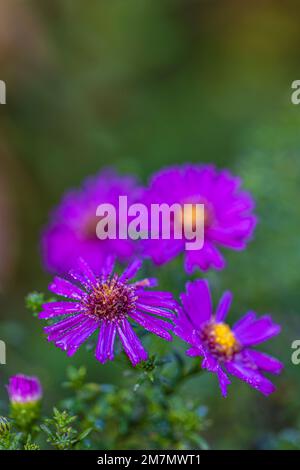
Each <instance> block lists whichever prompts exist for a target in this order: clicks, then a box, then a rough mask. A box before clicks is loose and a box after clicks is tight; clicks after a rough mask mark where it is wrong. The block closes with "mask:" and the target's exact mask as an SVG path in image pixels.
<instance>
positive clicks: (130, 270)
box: [120, 259, 143, 281]
mask: <svg viewBox="0 0 300 470" xmlns="http://www.w3.org/2000/svg"><path fill="white" fill-rule="evenodd" d="M142 264H143V262H142V260H140V259H135V260H133V261H132V263H130V264H129V265H128V266H127V268H126V269H125V270H124V272H123V274H122V275H121V276H120V281H125V280H129V279H133V278H134V277H135V276H136V274H137V273H138V271H139V270H140V269H141V267H142Z"/></svg>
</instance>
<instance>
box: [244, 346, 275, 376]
mask: <svg viewBox="0 0 300 470" xmlns="http://www.w3.org/2000/svg"><path fill="white" fill-rule="evenodd" d="M245 353H246V356H247V357H249V358H250V359H251V360H252V361H253V362H254V363H255V364H256V366H257V367H258V368H259V369H262V370H265V371H266V372H270V373H271V374H280V372H281V371H282V369H283V367H284V366H283V363H282V362H280V361H279V360H278V359H276V358H275V357H272V356H269V354H266V353H262V352H260V351H255V350H254V349H247V350H246V351H245Z"/></svg>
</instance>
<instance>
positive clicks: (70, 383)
mask: <svg viewBox="0 0 300 470" xmlns="http://www.w3.org/2000/svg"><path fill="white" fill-rule="evenodd" d="M163 366H164V361H157V360H156V359H155V358H154V357H152V358H150V359H149V360H148V361H146V362H144V363H142V364H141V365H140V366H139V368H138V369H137V370H135V371H132V372H129V373H128V374H129V375H130V376H131V377H130V381H131V383H132V387H131V388H130V389H128V388H127V387H126V388H119V387H117V386H114V385H108V384H97V383H90V382H87V381H86V374H87V372H86V369H85V368H84V367H80V368H79V369H76V368H74V367H70V368H69V369H68V371H67V382H66V383H64V384H63V386H64V387H65V388H66V389H67V390H69V391H70V392H71V393H70V397H68V398H66V399H65V400H63V401H62V402H61V403H60V404H59V406H57V407H55V408H54V410H53V415H52V416H51V417H42V418H41V417H40V416H36V419H34V420H33V419H32V416H31V417H30V419H28V423H27V424H28V425H27V426H25V425H24V422H26V407H25V408H24V410H23V414H22V422H20V421H19V420H18V418H17V417H16V416H15V417H13V413H12V410H11V414H10V420H9V421H8V420H7V419H6V418H1V419H2V425H1V426H0V449H1V450H5V449H14V450H17V449H25V450H38V449H40V448H45V447H49V446H50V448H54V449H57V450H69V449H74V450H76V449H120V448H126V449H130V448H131V449H133V448H140V446H141V439H140V436H141V435H142V436H143V441H144V440H146V441H147V442H148V445H149V448H153V449H164V448H172V447H174V448H178V449H188V448H191V447H193V448H195V447H196V448H200V449H203V448H207V444H206V442H205V440H204V439H203V437H202V436H201V433H202V431H203V430H204V429H205V428H206V426H207V424H208V421H207V419H206V417H205V415H206V410H205V409H204V408H203V407H200V406H199V404H197V403H194V402H192V401H191V402H189V401H186V400H184V398H182V397H180V396H179V395H177V394H174V393H172V391H171V390H174V388H173V385H175V382H176V383H178V386H179V385H180V383H179V382H181V381H182V380H183V379H184V378H187V377H189V376H190V375H192V373H193V369H190V370H189V371H186V372H185V373H184V374H183V375H180V377H179V376H177V377H176V378H175V379H174V380H175V382H174V383H172V384H171V383H167V382H165V381H164V380H161V379H160V372H161V367H163ZM131 379H133V380H131Z"/></svg>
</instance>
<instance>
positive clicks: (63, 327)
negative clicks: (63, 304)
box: [44, 313, 85, 340]
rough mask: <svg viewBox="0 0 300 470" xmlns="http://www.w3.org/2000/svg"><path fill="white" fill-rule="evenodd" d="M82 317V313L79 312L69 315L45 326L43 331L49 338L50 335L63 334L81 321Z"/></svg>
mask: <svg viewBox="0 0 300 470" xmlns="http://www.w3.org/2000/svg"><path fill="white" fill-rule="evenodd" d="M84 318H85V317H84V315H82V314H81V313H80V314H78V315H72V316H69V317H67V318H65V319H63V320H60V321H58V322H57V323H54V324H53V325H48V326H45V327H44V332H45V333H47V334H49V338H50V337H52V335H56V334H64V333H65V332H66V331H68V330H69V329H70V328H73V327H74V326H75V325H77V324H79V323H80V322H81V321H83V320H84ZM50 340H51V339H50Z"/></svg>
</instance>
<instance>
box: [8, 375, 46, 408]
mask: <svg viewBox="0 0 300 470" xmlns="http://www.w3.org/2000/svg"><path fill="white" fill-rule="evenodd" d="M7 391H8V395H9V399H10V401H11V403H13V404H22V405H24V404H28V403H34V402H38V401H40V400H41V398H42V386H41V384H40V381H39V379H38V378H37V377H28V376H26V375H22V374H18V375H14V376H13V377H11V378H10V379H9V384H8V386H7Z"/></svg>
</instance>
